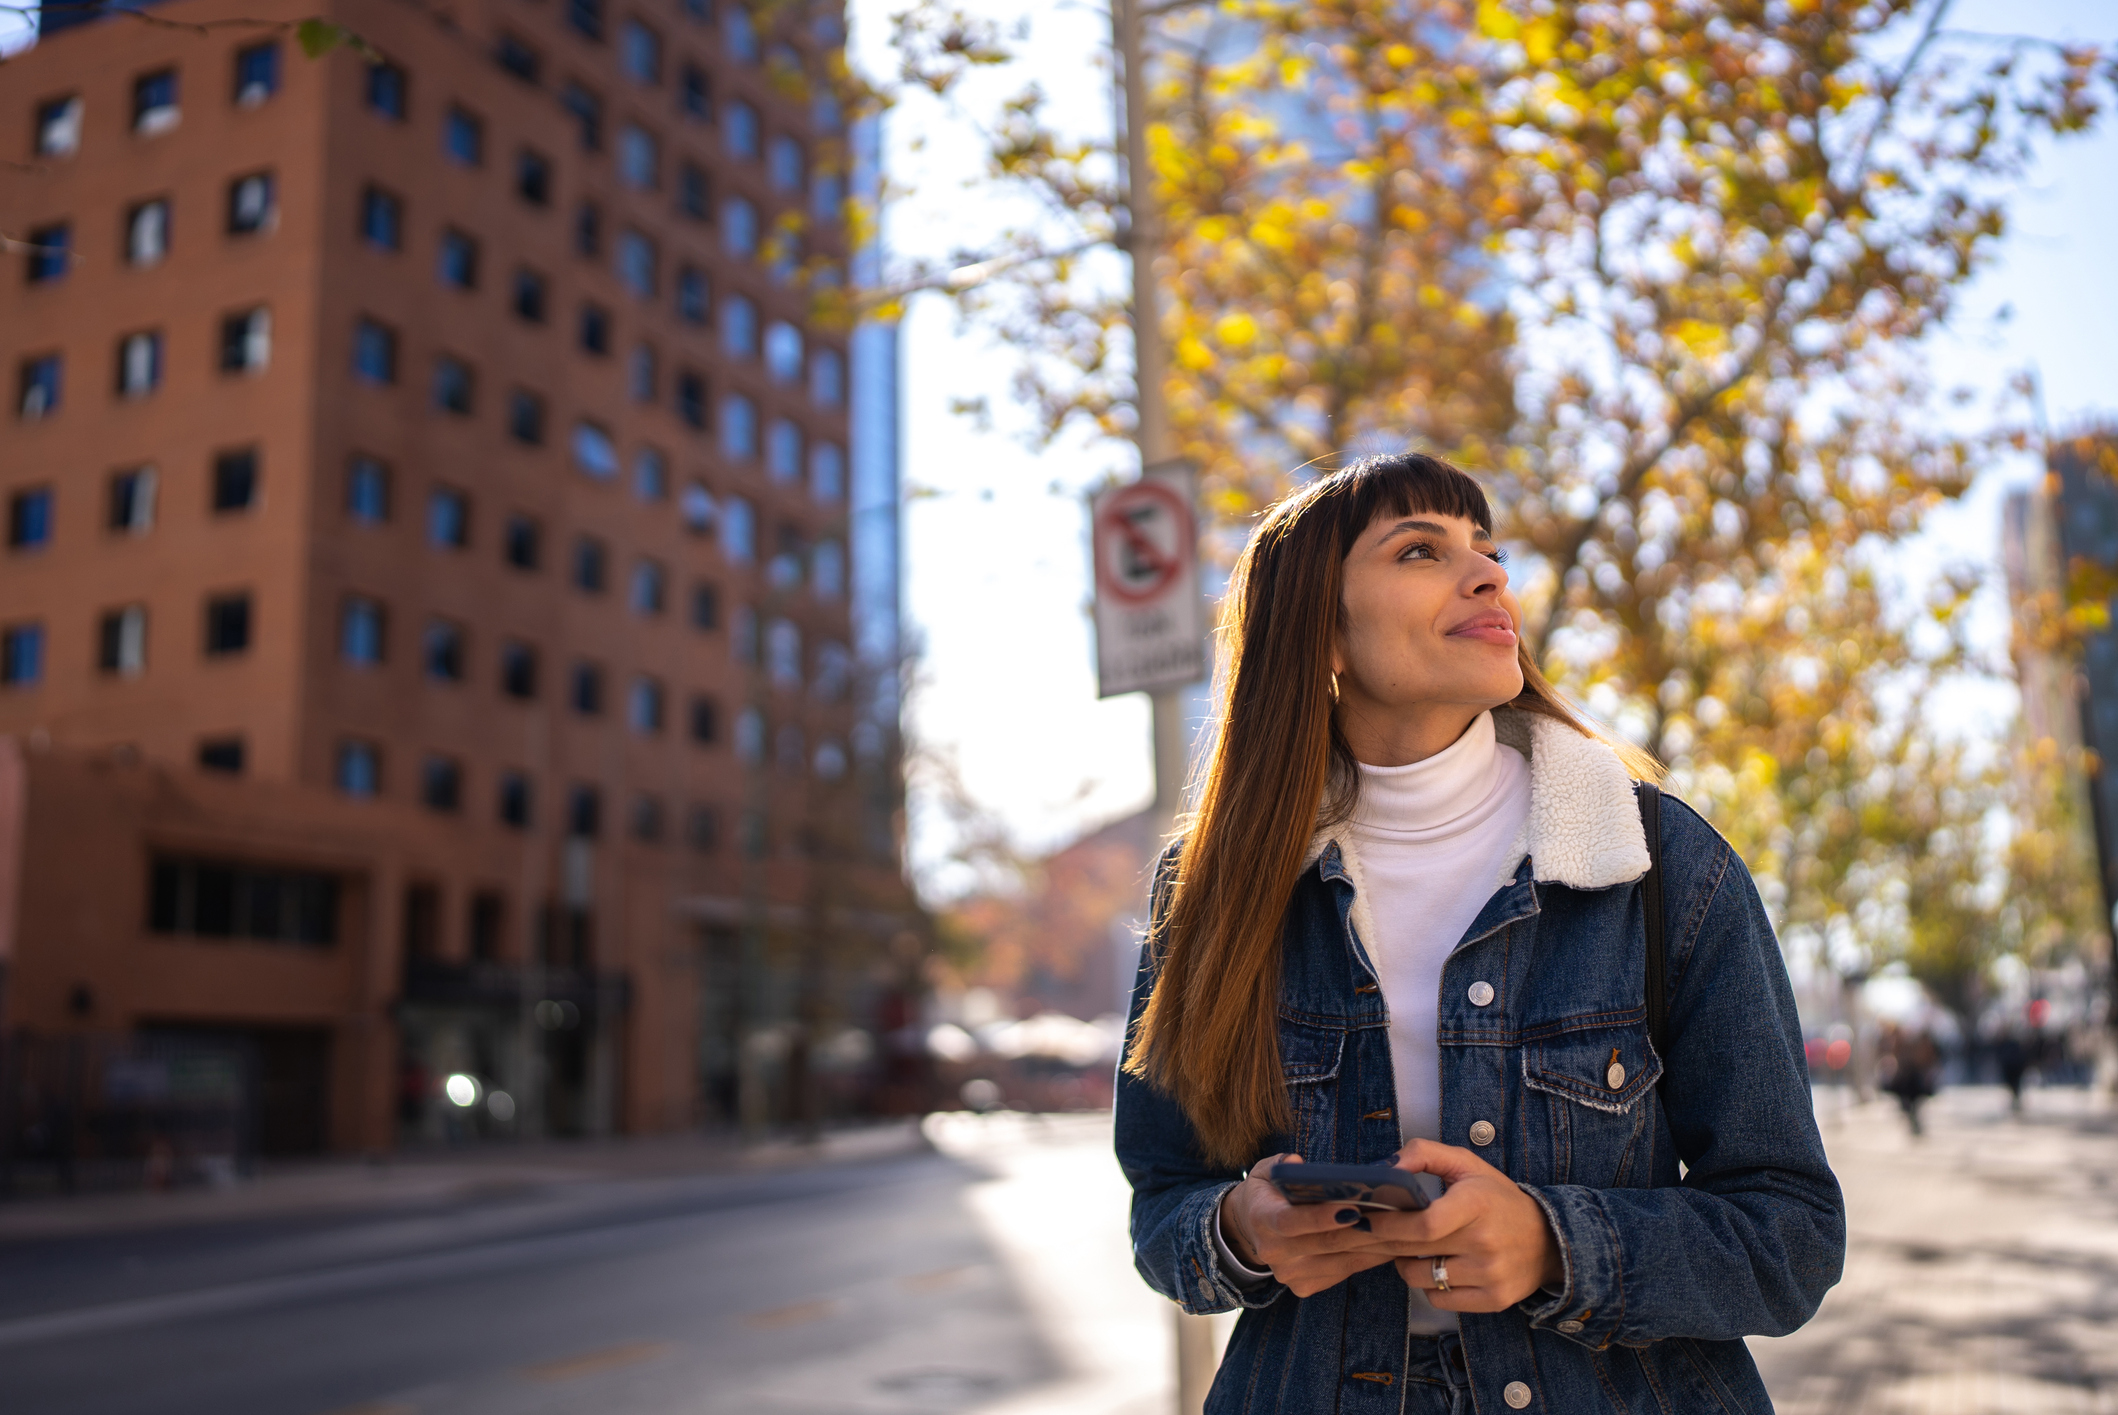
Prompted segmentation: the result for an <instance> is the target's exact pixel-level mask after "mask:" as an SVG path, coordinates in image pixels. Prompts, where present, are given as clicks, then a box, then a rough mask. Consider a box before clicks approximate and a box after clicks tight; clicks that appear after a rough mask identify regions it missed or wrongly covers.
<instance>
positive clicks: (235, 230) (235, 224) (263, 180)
mask: <svg viewBox="0 0 2118 1415" xmlns="http://www.w3.org/2000/svg"><path fill="white" fill-rule="evenodd" d="M278 214H279V206H278V203H277V202H276V201H275V200H274V196H273V180H272V174H271V173H270V172H252V173H251V174H250V175H249V176H247V177H238V178H236V179H235V180H234V181H233V182H230V183H229V184H228V234H229V235H231V236H252V235H256V234H257V233H259V232H261V231H269V230H271V229H272V223H273V221H274V219H275V218H276V217H277V216H278Z"/></svg>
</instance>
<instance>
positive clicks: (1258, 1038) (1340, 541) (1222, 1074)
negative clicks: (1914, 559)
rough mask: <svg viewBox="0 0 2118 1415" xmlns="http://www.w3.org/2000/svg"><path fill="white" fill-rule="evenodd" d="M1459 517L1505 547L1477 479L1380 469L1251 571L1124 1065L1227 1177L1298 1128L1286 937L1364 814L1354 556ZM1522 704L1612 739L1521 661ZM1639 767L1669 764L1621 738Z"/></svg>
mask: <svg viewBox="0 0 2118 1415" xmlns="http://www.w3.org/2000/svg"><path fill="white" fill-rule="evenodd" d="M1421 513H1425V514H1427V515H1440V516H1460V517H1462V518H1464V519H1465V520H1468V521H1471V522H1473V523H1475V524H1476V525H1477V526H1478V527H1479V528H1480V529H1482V530H1484V531H1486V532H1488V533H1489V534H1490V533H1491V531H1492V529H1493V517H1492V509H1491V507H1490V506H1489V504H1488V503H1487V501H1486V494H1485V491H1484V489H1483V488H1481V487H1480V486H1479V485H1478V483H1477V482H1475V481H1473V480H1472V479H1471V478H1470V477H1469V476H1467V475H1466V474H1465V473H1463V472H1461V471H1459V470H1457V469H1456V468H1455V467H1453V466H1450V465H1449V464H1448V463H1447V462H1444V461H1442V460H1441V459H1439V458H1437V457H1429V456H1425V455H1422V454H1418V453H1402V454H1398V455H1393V456H1387V457H1370V458H1366V459H1364V460H1362V461H1359V462H1356V463H1354V464H1353V465H1352V466H1350V467H1347V468H1346V469H1345V470H1343V471H1340V472H1335V473H1332V474H1331V475H1329V476H1325V477H1320V478H1318V479H1317V480H1315V481H1313V482H1311V483H1309V484H1308V485H1307V486H1305V487H1303V488H1301V489H1300V490H1298V491H1296V492H1293V493H1292V494H1290V495H1288V496H1287V497H1285V498H1284V499H1282V500H1281V501H1280V502H1279V503H1278V504H1277V505H1275V506H1274V507H1273V508H1272V509H1271V510H1270V511H1268V512H1266V513H1265V517H1264V519H1263V521H1261V522H1260V523H1259V525H1258V528H1257V531H1256V533H1255V534H1254V535H1252V536H1251V538H1250V543H1249V545H1247V546H1246V547H1244V550H1243V554H1242V556H1241V558H1240V559H1238V560H1237V562H1236V569H1235V575H1234V577H1233V579H1232V580H1231V582H1230V585H1229V592H1228V599H1229V603H1230V605H1231V606H1232V609H1231V612H1230V614H1229V616H1228V620H1227V623H1226V625H1225V627H1224V629H1223V631H1222V632H1223V636H1224V639H1225V645H1224V651H1225V653H1226V656H1227V679H1226V689H1225V692H1224V695H1223V706H1222V709H1221V718H1220V723H1219V729H1220V730H1219V732H1218V733H1217V735H1216V740H1215V742H1214V746H1213V752H1212V755H1211V757H1210V759H1209V761H1208V763H1207V767H1206V771H1205V775H1204V777H1203V778H1202V781H1201V785H1200V791H1199V797H1198V809H1197V810H1196V812H1195V813H1194V814H1193V816H1192V818H1191V822H1190V828H1189V830H1188V831H1187V833H1186V835H1185V838H1184V843H1183V846H1182V848H1181V850H1180V851H1179V853H1178V856H1177V867H1176V873H1175V876H1174V878H1173V879H1172V880H1170V881H1168V882H1167V884H1166V886H1165V887H1166V888H1167V889H1168V890H1169V894H1168V900H1167V907H1166V909H1164V910H1163V911H1162V913H1161V915H1160V917H1159V919H1158V920H1157V922H1156V925H1155V927H1154V931H1153V934H1152V935H1151V936H1150V938H1149V947H1150V948H1151V949H1152V950H1153V951H1154V957H1155V960H1156V964H1157V973H1156V980H1155V984H1154V990H1153V992H1152V993H1151V994H1150V995H1149V997H1148V999H1147V1006H1146V1009H1145V1010H1144V1011H1143V1012H1142V1013H1141V1015H1140V1020H1139V1023H1138V1024H1137V1026H1136V1027H1135V1030H1134V1033H1133V1037H1132V1045H1131V1046H1130V1047H1129V1048H1128V1054H1127V1057H1126V1062H1125V1069H1126V1070H1127V1071H1128V1072H1129V1073H1131V1074H1133V1075H1135V1076H1139V1077H1142V1078H1144V1079H1145V1080H1147V1081H1148V1082H1150V1083H1151V1084H1153V1085H1155V1086H1156V1087H1158V1088H1159V1089H1161V1090H1163V1091H1166V1092H1167V1093H1169V1094H1170V1095H1171V1096H1173V1097H1175V1099H1176V1101H1177V1103H1178V1104H1179V1105H1181V1106H1183V1108H1184V1113H1185V1114H1186V1115H1187V1116H1189V1117H1190V1119H1191V1123H1192V1126H1193V1128H1194V1129H1195V1130H1196V1131H1197V1132H1198V1136H1199V1143H1200V1145H1201V1147H1202V1148H1203V1149H1204V1151H1205V1153H1206V1156H1207V1157H1208V1158H1209V1159H1210V1160H1212V1161H1214V1162H1215V1163H1217V1164H1225V1165H1230V1166H1242V1165H1247V1164H1249V1163H1250V1162H1251V1161H1252V1160H1255V1159H1256V1158H1257V1157H1258V1156H1257V1149H1256V1147H1257V1145H1258V1144H1259V1143H1260V1142H1261V1141H1262V1140H1263V1139H1264V1137H1265V1136H1267V1135H1269V1134H1272V1133H1274V1132H1276V1131H1283V1130H1285V1129H1286V1127H1287V1125H1288V1123H1289V1119H1290V1117H1289V1113H1288V1109H1287V1093H1286V1086H1285V1078H1284V1077H1283V1075H1282V1073H1281V1070H1280V1053H1279V1029H1278V1026H1277V1017H1278V1012H1279V1001H1280V930H1281V920H1282V916H1283V915H1284V914H1285V912H1286V909H1287V901H1288V899H1289V898H1290V897H1292V895H1293V893H1294V886H1295V881H1296V880H1297V879H1298V878H1299V877H1300V875H1301V872H1302V865H1303V862H1304V860H1305V858H1306V857H1307V853H1308V848H1309V843H1310V840H1311V838H1312V836H1313V835H1314V834H1315V832H1316V830H1317V828H1318V827H1319V826H1320V825H1330V824H1334V823H1336V822H1337V821H1339V820H1342V819H1344V818H1345V817H1346V816H1347V815H1348V814H1349V813H1350V812H1351V811H1352V809H1353V805H1354V798H1355V796H1356V794H1357V792H1358V790H1359V786H1360V773H1359V769H1358V765H1357V763H1356V762H1355V760H1354V757H1353V752H1352V750H1351V749H1350V748H1349V747H1348V746H1347V745H1346V739H1345V738H1344V736H1342V735H1341V734H1340V732H1339V728H1338V723H1337V720H1336V719H1335V717H1334V715H1333V713H1332V697H1331V690H1330V686H1329V685H1330V679H1331V650H1332V645H1333V642H1334V640H1335V639H1336V637H1337V634H1338V629H1339V615H1340V612H1341V611H1340V603H1341V595H1342V585H1343V582H1344V578H1345V563H1346V557H1347V556H1348V555H1349V554H1351V553H1352V550H1353V545H1354V542H1355V541H1356V540H1358V539H1359V538H1360V535H1361V533H1362V532H1363V531H1365V530H1367V529H1368V527H1369V525H1370V524H1371V523H1373V522H1374V520H1375V518H1376V517H1377V516H1380V515H1384V514H1389V515H1392V516H1408V515H1417V514H1421ZM1519 655H1520V658H1521V662H1522V693H1521V695H1520V696H1519V697H1517V698H1516V699H1515V700H1514V702H1513V703H1512V706H1514V707H1517V708H1521V709H1522V710H1524V711H1526V712H1534V713H1537V714H1539V715H1540V716H1543V717H1549V718H1553V719H1555V720H1557V721H1559V722H1563V723H1565V724H1566V725H1567V726H1568V727H1570V728H1572V729H1573V730H1575V731H1577V732H1580V733H1581V734H1582V735H1584V736H1590V737H1596V738H1598V739H1600V740H1603V741H1606V742H1609V741H1610V740H1611V739H1609V738H1608V737H1605V736H1604V734H1602V733H1599V732H1596V731H1595V730H1594V729H1592V728H1591V727H1589V725H1588V724H1587V723H1585V722H1583V721H1582V720H1581V718H1580V717H1579V716H1578V715H1577V714H1576V713H1575V712H1574V710H1573V708H1572V707H1570V706H1569V705H1568V703H1567V702H1566V700H1565V699H1564V698H1562V697H1561V696H1560V695H1559V693H1558V691H1557V690H1555V689H1554V688H1553V687H1552V686H1551V685H1550V684H1549V683H1547V682H1545V680H1544V675H1543V674H1542V673H1540V672H1538V669H1537V664H1536V662H1535V661H1534V660H1533V659H1532V658H1531V657H1530V655H1529V651H1528V649H1526V648H1525V649H1521V650H1519ZM1611 745H1612V746H1614V747H1618V748H1620V754H1621V756H1622V757H1623V758H1624V759H1625V761H1626V765H1627V767H1628V769H1630V770H1632V771H1633V773H1634V774H1635V775H1651V774H1653V772H1654V762H1653V759H1652V758H1650V757H1648V756H1647V755H1646V754H1645V753H1644V752H1640V751H1639V750H1638V749H1636V748H1632V747H1630V746H1629V745H1626V744H1620V743H1616V742H1612V743H1611Z"/></svg>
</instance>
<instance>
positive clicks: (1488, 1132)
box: [1471, 1120, 1527, 1389]
mask: <svg viewBox="0 0 2118 1415" xmlns="http://www.w3.org/2000/svg"><path fill="white" fill-rule="evenodd" d="M1493 1134H1494V1131H1493V1122H1492V1121H1490V1120H1474V1121H1472V1122H1471V1143H1472V1144H1474V1145H1490V1144H1492V1143H1493ZM1525 1389H1527V1387H1525Z"/></svg>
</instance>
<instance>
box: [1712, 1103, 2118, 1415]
mask: <svg viewBox="0 0 2118 1415" xmlns="http://www.w3.org/2000/svg"><path fill="white" fill-rule="evenodd" d="M1817 1114H1818V1119H1819V1121H1820V1122H1821V1124H1822V1126H1823V1130H1824V1142H1825V1144H1826V1146H1827V1147H1828V1148H1829V1150H1830V1152H1831V1161H1832V1165H1833V1167H1834V1168H1835V1169H1836V1170H1837V1171H1838V1175H1839V1181H1840V1183H1841V1184H1843V1185H1844V1186H1845V1190H1846V1200H1847V1209H1848V1218H1849V1242H1848V1250H1847V1258H1846V1276H1845V1279H1844V1280H1843V1281H1842V1282H1841V1283H1840V1284H1839V1285H1838V1287H1836V1288H1834V1289H1833V1290H1832V1292H1831V1293H1830V1295H1829V1296H1827V1297H1826V1298H1825V1299H1824V1305H1823V1308H1822V1310H1820V1311H1819V1312H1818V1314H1817V1316H1816V1318H1815V1319H1814V1320H1813V1321H1811V1322H1810V1323H1809V1325H1808V1326H1806V1327H1804V1328H1803V1329H1802V1330H1800V1331H1798V1332H1796V1333H1794V1334H1793V1335H1792V1336H1788V1337H1783V1338H1780V1339H1777V1340H1762V1339H1758V1340H1753V1341H1752V1342H1751V1347H1752V1350H1753V1351H1755V1352H1756V1354H1757V1358H1758V1364H1759V1365H1760V1367H1761V1368H1762V1369H1763V1371H1764V1373H1765V1380H1766V1384H1767V1385H1768V1386H1769V1387H1770V1388H1771V1390H1772V1394H1773V1399H1774V1401H1775V1403H1776V1404H1777V1406H1778V1408H1779V1415H2118V1111H2114V1110H2113V1109H2112V1108H2111V1107H2110V1106H2109V1105H2108V1104H2105V1103H2100V1102H2098V1101H2097V1100H2096V1099H2095V1098H2094V1097H2092V1096H2091V1095H2089V1094H2088V1093H2086V1092H2083V1091H2079V1090H2071V1089H2069V1090H2049V1091H2045V1090H2039V1091H2030V1092H2027V1093H2026V1094H2025V1107H2024V1117H2023V1119H2021V1120H2020V1121H2016V1120H2013V1119H2011V1118H2010V1117H2009V1115H2008V1113H2007V1093H2006V1092H2004V1091H2002V1090H2000V1089H1999V1088H1997V1087H1970V1088H1963V1089H1958V1090H1951V1091H1946V1092H1944V1093H1943V1094H1942V1095H1940V1096H1938V1097H1936V1098H1935V1099H1934V1100H1933V1101H1932V1102H1930V1103H1929V1105H1928V1107H1927V1112H1926V1119H1927V1135H1926V1137H1925V1138H1924V1139H1922V1140H1914V1139H1912V1138H1911V1136H1910V1135H1909V1134H1908V1133H1907V1132H1906V1128H1905V1124H1904V1121H1903V1119H1902V1118H1901V1117H1900V1116H1899V1115H1898V1113H1897V1108H1896V1105H1895V1103H1894V1102H1890V1101H1887V1100H1884V1101H1875V1102H1871V1103H1869V1104H1868V1105H1866V1106H1847V1105H1844V1104H1843V1103H1842V1102H1841V1100H1840V1096H1839V1094H1838V1093H1836V1092H1833V1091H1824V1092H1820V1093H1819V1100H1818V1111H1817Z"/></svg>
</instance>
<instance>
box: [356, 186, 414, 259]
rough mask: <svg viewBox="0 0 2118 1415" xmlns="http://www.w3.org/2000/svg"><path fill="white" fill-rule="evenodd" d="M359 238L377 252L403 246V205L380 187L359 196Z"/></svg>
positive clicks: (397, 248)
mask: <svg viewBox="0 0 2118 1415" xmlns="http://www.w3.org/2000/svg"><path fill="white" fill-rule="evenodd" d="M360 238H361V239H362V240H364V241H366V242H367V243H368V244H369V245H371V246H374V247H376V248H377V249H379V250H385V251H394V250H399V249H402V247H403V245H404V203H403V202H401V201H399V200H398V199H397V198H396V197H394V196H392V195H391V194H390V193H388V192H386V191H384V190H382V188H380V187H369V188H367V189H366V190H365V191H363V192H362V193H361V194H360Z"/></svg>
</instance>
